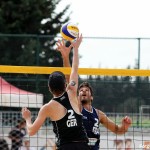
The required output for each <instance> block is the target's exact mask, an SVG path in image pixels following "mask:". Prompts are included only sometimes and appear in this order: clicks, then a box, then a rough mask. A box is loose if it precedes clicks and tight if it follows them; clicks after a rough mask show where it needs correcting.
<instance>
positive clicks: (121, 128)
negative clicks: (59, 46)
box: [99, 111, 132, 134]
mask: <svg viewBox="0 0 150 150" xmlns="http://www.w3.org/2000/svg"><path fill="white" fill-rule="evenodd" d="M99 116H100V123H101V124H102V125H103V126H105V127H106V128H107V129H108V130H110V131H112V132H113V133H115V134H124V133H125V132H127V131H128V128H129V127H130V126H131V124H132V120H131V118H130V117H128V116H126V117H124V118H123V119H122V124H121V125H117V124H116V123H114V122H113V121H112V120H111V119H110V118H108V117H107V116H106V115H105V113H103V112H102V111H99Z"/></svg>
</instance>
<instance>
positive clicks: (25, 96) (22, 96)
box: [0, 77, 43, 108]
mask: <svg viewBox="0 0 150 150" xmlns="http://www.w3.org/2000/svg"><path fill="white" fill-rule="evenodd" d="M42 105H43V94H38V93H32V92H29V91H25V90H22V89H19V88H17V87H15V86H13V85H11V84H10V83H8V82H7V81H6V80H4V79H3V78H2V77H0V106H7V107H31V108H40V107H41V106H42Z"/></svg>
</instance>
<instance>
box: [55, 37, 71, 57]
mask: <svg viewBox="0 0 150 150" xmlns="http://www.w3.org/2000/svg"><path fill="white" fill-rule="evenodd" d="M56 45H57V50H58V51H59V52H60V53H61V55H62V56H63V57H69V53H70V51H71V48H72V45H71V44H70V46H69V47H66V45H65V41H64V39H62V40H58V42H57V43H56Z"/></svg>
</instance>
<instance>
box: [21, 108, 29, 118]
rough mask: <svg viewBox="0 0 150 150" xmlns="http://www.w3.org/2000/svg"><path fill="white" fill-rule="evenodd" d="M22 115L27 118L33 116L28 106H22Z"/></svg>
mask: <svg viewBox="0 0 150 150" xmlns="http://www.w3.org/2000/svg"><path fill="white" fill-rule="evenodd" d="M21 113H22V117H23V118H24V119H25V120H27V119H28V118H31V112H30V111H29V109H27V108H26V107H24V108H22V110H21Z"/></svg>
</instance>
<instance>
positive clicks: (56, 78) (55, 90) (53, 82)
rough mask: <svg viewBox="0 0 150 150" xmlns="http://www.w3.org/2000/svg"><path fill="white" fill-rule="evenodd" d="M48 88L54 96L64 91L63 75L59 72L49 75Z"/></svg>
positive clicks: (64, 81)
mask: <svg viewBox="0 0 150 150" xmlns="http://www.w3.org/2000/svg"><path fill="white" fill-rule="evenodd" d="M48 87H49V90H50V92H52V94H54V95H59V94H61V93H63V92H64V91H65V90H66V79H65V75H64V74H63V73H62V72H60V71H55V72H53V73H51V74H50V75H49V80H48Z"/></svg>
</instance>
